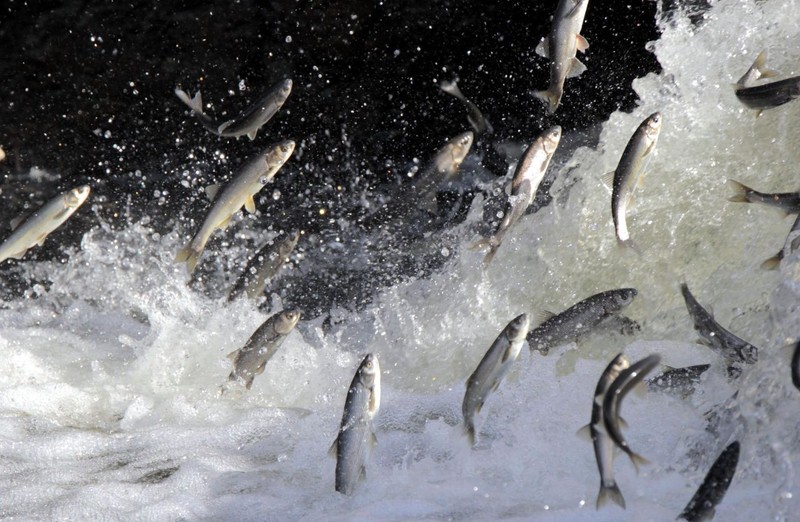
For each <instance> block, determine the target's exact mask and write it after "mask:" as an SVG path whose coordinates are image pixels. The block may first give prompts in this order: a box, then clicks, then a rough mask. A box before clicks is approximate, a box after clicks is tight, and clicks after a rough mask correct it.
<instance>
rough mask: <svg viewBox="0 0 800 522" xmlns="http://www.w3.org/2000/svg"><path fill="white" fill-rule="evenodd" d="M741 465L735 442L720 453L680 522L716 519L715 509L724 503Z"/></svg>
mask: <svg viewBox="0 0 800 522" xmlns="http://www.w3.org/2000/svg"><path fill="white" fill-rule="evenodd" d="M737 464H739V441H734V442H731V443H730V444H728V446H727V447H726V448H725V449H724V450H723V451H722V453H720V455H719V457H717V460H715V461H714V464H712V465H711V469H709V470H708V473H707V474H706V477H705V479H703V483H702V484H700V487H699V488H698V489H697V493H695V494H694V496H693V497H692V500H690V501H689V503H688V504H687V505H686V507H685V508H683V511H681V514H680V515H678V520H680V519H683V520H688V521H689V522H700V521H703V520H711V519H712V518H714V508H715V507H716V506H717V505H718V504H719V503H720V502H722V499H723V497H725V493H726V492H727V491H728V487H729V486H730V485H731V481H732V480H733V476H734V474H736V466H737Z"/></svg>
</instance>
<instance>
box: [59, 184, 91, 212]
mask: <svg viewBox="0 0 800 522" xmlns="http://www.w3.org/2000/svg"><path fill="white" fill-rule="evenodd" d="M89 192H91V187H89V185H82V186H80V187H76V188H74V189H72V190H70V191H69V192H67V193H66V194H64V204H65V205H66V206H67V207H68V208H78V207H79V206H81V205H83V202H84V201H86V198H88V197H89Z"/></svg>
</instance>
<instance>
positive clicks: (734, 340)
mask: <svg viewBox="0 0 800 522" xmlns="http://www.w3.org/2000/svg"><path fill="white" fill-rule="evenodd" d="M681 293H682V294H683V300H684V301H685V302H686V309H687V310H688V311H689V316H690V317H691V318H692V322H693V323H694V329H695V330H697V332H698V333H699V334H700V335H701V336H702V337H703V339H704V340H705V344H707V345H708V347H709V348H711V349H712V350H714V351H715V352H717V353H718V354H719V355H721V356H722V357H723V358H724V359H725V360H726V361H727V362H728V363H746V364H753V363H755V362H757V361H758V348H756V347H755V346H753V345H752V344H750V343H748V342H747V341H744V340H742V339H740V338H739V337H736V336H735V335H733V334H732V333H731V332H729V331H728V330H726V329H725V328H723V327H722V326H721V325H720V324H719V323H718V322H717V321H715V320H714V316H712V315H711V314H710V313H708V311H707V310H706V309H705V308H703V307H702V306H701V305H700V303H698V302H697V299H695V298H694V296H693V295H692V293H691V292H690V291H689V287H688V286H686V283H682V284H681Z"/></svg>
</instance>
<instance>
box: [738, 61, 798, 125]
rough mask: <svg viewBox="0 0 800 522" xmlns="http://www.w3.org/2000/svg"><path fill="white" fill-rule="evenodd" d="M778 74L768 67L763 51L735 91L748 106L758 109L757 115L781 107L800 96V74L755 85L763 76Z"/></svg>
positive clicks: (740, 80) (740, 79) (768, 76)
mask: <svg viewBox="0 0 800 522" xmlns="http://www.w3.org/2000/svg"><path fill="white" fill-rule="evenodd" d="M777 74H778V73H777V72H776V71H771V70H769V69H767V68H766V54H765V53H764V52H763V51H762V52H761V53H759V55H758V57H757V58H756V59H755V61H754V62H753V65H751V66H750V68H749V69H748V70H747V72H746V73H744V75H743V76H742V77H741V78H739V81H738V82H736V85H734V93H735V94H736V97H737V98H738V99H739V101H740V102H742V103H743V104H744V105H745V106H746V107H748V108H750V109H755V110H756V111H758V112H757V113H756V116H758V115H760V114H761V112H762V111H764V110H766V109H772V108H773V107H779V106H781V105H783V104H784V103H789V102H790V101H792V100H794V99H795V98H798V97H800V76H794V77H792V78H786V79H783V80H778V81H774V82H770V83H763V84H761V85H753V83H754V82H755V81H757V80H759V79H761V78H770V77H773V76H776V75H777Z"/></svg>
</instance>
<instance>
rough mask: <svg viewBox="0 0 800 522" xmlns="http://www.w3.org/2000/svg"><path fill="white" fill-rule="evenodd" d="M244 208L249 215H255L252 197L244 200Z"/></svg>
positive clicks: (254, 203) (254, 204)
mask: <svg viewBox="0 0 800 522" xmlns="http://www.w3.org/2000/svg"><path fill="white" fill-rule="evenodd" d="M244 208H245V210H247V211H248V212H249V213H251V214H255V213H256V202H255V200H253V196H252V195H250V196H247V199H246V200H244Z"/></svg>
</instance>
